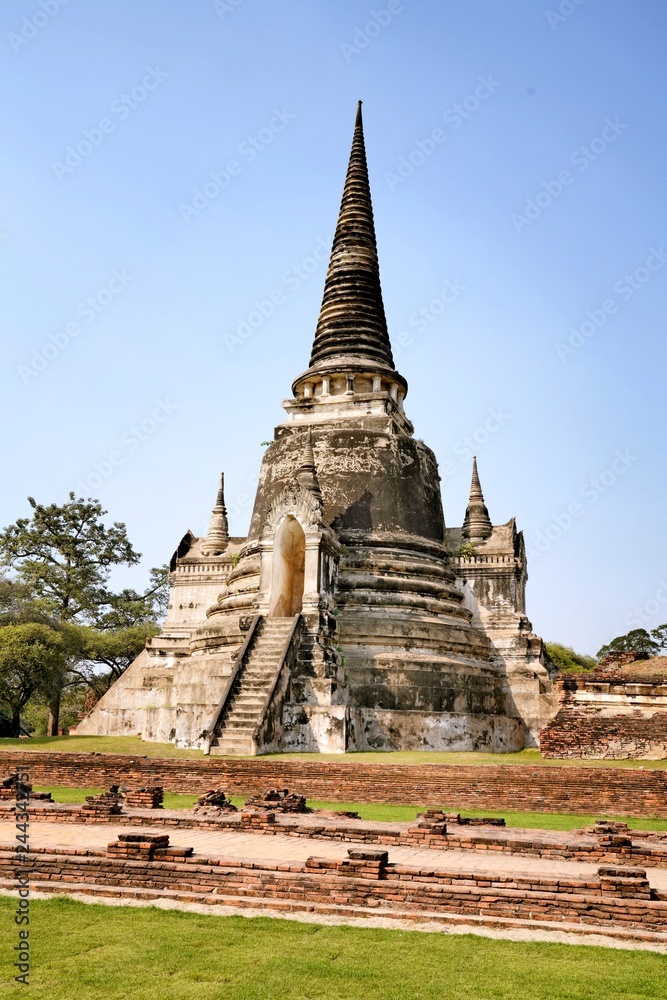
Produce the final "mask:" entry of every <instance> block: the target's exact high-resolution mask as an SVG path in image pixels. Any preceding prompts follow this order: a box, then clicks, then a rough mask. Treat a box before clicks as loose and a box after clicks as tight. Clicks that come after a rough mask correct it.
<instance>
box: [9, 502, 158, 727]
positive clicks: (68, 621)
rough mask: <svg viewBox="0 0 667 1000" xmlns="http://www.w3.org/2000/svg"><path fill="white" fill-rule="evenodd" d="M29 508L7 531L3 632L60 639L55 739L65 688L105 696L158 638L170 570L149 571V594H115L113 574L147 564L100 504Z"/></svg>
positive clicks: (53, 702) (52, 723)
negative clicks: (41, 632) (46, 631)
mask: <svg viewBox="0 0 667 1000" xmlns="http://www.w3.org/2000/svg"><path fill="white" fill-rule="evenodd" d="M28 502H29V504H30V506H31V508H32V514H31V516H30V517H24V518H19V519H18V520H17V521H16V523H15V524H12V525H9V527H7V528H5V529H4V530H3V531H2V532H0V565H2V566H4V567H5V568H6V569H7V570H10V571H11V572H12V574H13V575H12V577H11V578H10V577H7V576H5V577H1V578H0V625H2V624H3V623H4V624H14V625H17V624H20V623H32V624H39V625H42V626H44V627H47V628H50V629H52V630H55V631H56V632H57V633H58V634H59V636H60V648H61V651H62V652H63V655H64V656H65V658H66V664H67V669H66V670H64V671H62V672H61V675H60V686H59V685H58V683H57V682H56V681H54V683H53V684H52V687H51V700H50V712H51V719H50V723H49V732H50V733H51V734H52V735H55V734H56V733H57V727H58V712H59V695H60V691H61V690H62V686H63V685H65V684H67V683H71V684H77V683H78V684H80V683H81V682H82V681H84V682H85V683H86V684H88V685H89V687H90V688H91V689H92V690H94V691H95V693H96V695H97V696H99V695H100V694H102V693H103V692H104V691H105V690H106V689H107V687H108V686H109V685H110V684H111V683H112V682H113V681H114V680H115V679H116V678H117V677H119V676H120V674H121V673H122V672H123V670H124V669H126V667H127V666H129V664H130V663H131V662H132V660H133V659H134V658H135V656H137V655H138V653H139V652H140V651H141V649H142V648H143V646H144V643H145V641H146V639H147V638H149V637H150V636H152V635H155V633H156V632H157V631H158V628H157V624H156V623H157V621H158V620H159V619H160V618H161V617H162V616H163V615H164V613H165V612H166V605H167V599H168V567H166V566H162V567H160V568H157V569H152V570H151V571H150V584H149V586H148V588H147V589H146V591H145V592H144V593H143V594H139V593H137V592H136V591H134V590H131V589H124V590H122V591H120V592H119V593H116V592H114V591H113V590H111V589H110V587H109V579H110V576H111V572H112V570H113V568H114V567H115V566H121V565H125V566H133V565H136V564H137V563H138V562H139V559H140V554H139V553H138V552H136V551H135V550H134V548H133V546H132V544H131V542H130V541H129V539H128V537H127V530H126V527H125V525H124V524H122V523H120V522H114V523H113V524H112V525H105V524H104V522H103V520H102V519H103V518H104V517H105V515H106V513H107V511H105V510H103V508H102V506H101V504H100V503H99V502H98V501H97V500H90V499H89V500H84V499H81V498H78V499H77V498H76V497H75V495H74V494H73V493H70V494H69V500H68V501H66V502H65V503H64V504H60V505H59V504H55V503H53V504H49V505H44V504H39V503H37V502H36V501H35V500H34V499H33V498H32V497H29V498H28ZM100 667H102V668H103V669H102V670H100ZM104 668H106V669H104ZM37 690H38V689H35V691H37ZM40 690H41V689H40Z"/></svg>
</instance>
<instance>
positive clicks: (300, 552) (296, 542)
mask: <svg viewBox="0 0 667 1000" xmlns="http://www.w3.org/2000/svg"><path fill="white" fill-rule="evenodd" d="M305 567H306V536H305V534H304V532H303V528H302V527H301V525H300V524H299V522H298V521H297V519H296V518H295V517H291V516H290V517H287V518H285V520H284V521H283V523H282V524H281V525H280V527H279V528H278V531H277V532H276V537H275V540H274V543H273V571H272V574H271V601H270V604H269V616H270V617H272V618H291V617H292V616H293V615H298V614H300V612H301V608H302V605H303V580H304V572H305Z"/></svg>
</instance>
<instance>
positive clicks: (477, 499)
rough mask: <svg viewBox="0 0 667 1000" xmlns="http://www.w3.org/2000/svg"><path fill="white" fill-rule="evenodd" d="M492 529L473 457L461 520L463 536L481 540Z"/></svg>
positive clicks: (474, 540)
mask: <svg viewBox="0 0 667 1000" xmlns="http://www.w3.org/2000/svg"><path fill="white" fill-rule="evenodd" d="M492 531H493V525H492V524H491V518H490V517H489V512H488V510H487V509H486V504H485V503H484V494H483V493H482V487H481V484H480V481H479V475H478V474H477V459H476V458H475V457H473V460H472V480H471V483H470V499H469V500H468V506H467V508H466V514H465V518H464V521H463V532H462V533H463V537H464V538H468V539H470V541H471V542H483V541H484V539H485V538H488V537H489V535H490V534H491V532H492Z"/></svg>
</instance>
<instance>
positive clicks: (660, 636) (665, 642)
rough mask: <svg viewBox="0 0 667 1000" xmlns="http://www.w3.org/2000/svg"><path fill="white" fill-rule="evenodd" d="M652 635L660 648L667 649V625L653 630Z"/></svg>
mask: <svg viewBox="0 0 667 1000" xmlns="http://www.w3.org/2000/svg"><path fill="white" fill-rule="evenodd" d="M651 635H652V636H653V638H654V639H655V641H656V642H657V643H658V645H659V646H660V649H667V623H666V624H665V625H658V627H657V628H654V629H651Z"/></svg>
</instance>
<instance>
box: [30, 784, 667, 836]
mask: <svg viewBox="0 0 667 1000" xmlns="http://www.w3.org/2000/svg"><path fill="white" fill-rule="evenodd" d="M35 791H36V792H51V794H52V796H53V799H54V801H55V802H75V803H76V802H83V801H84V800H85V797H86V795H98V794H99V793H100V792H101V791H102V789H101V788H61V787H58V786H49V787H46V786H41V785H40V786H38V787H35ZM230 798H231V801H232V802H233V803H234V805H235V806H237V807H240V806H242V805H243V803H244V801H245V797H244V796H238V795H232V796H230ZM196 799H197V796H196V795H179V794H177V793H174V792H165V796H164V808H165V809H190V807H191V806H193V805H194V803H195V801H196ZM308 805H309V806H311V807H312V808H313V809H339V810H346V811H352V810H353V811H354V812H358V813H359V815H360V816H361V818H362V819H366V820H380V821H382V822H385V823H397V822H403V821H406V820H412V819H415V818H416V816H417V813H418V812H423V810H424V809H425V808H426V806H400V805H364V804H363V803H359V802H319V801H316V800H311V799H308ZM447 812H460V813H461V815H462V816H504V817H505V822H506V823H507V826H511V827H522V828H524V829H527V830H574V829H577V828H579V827H582V826H590V825H591V823H593V822H595V820H596V819H614V820H620V821H621V822H623V823H627V824H628V826H629V827H630V829H631V830H667V820H665V819H636V818H634V817H628V816H605V815H604V814H601V813H596V814H595V816H593V815H590V816H586V815H583V814H580V815H574V816H573V815H568V814H565V813H534V812H532V813H531V812H494V811H493V810H492V809H476V810H475V809H457V808H456V806H452V807H449V806H448V807H447Z"/></svg>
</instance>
